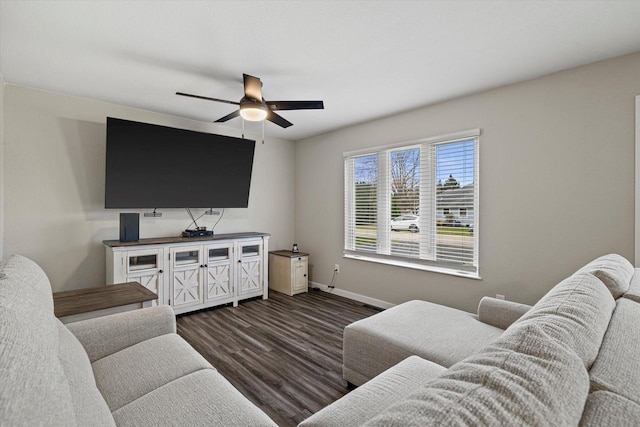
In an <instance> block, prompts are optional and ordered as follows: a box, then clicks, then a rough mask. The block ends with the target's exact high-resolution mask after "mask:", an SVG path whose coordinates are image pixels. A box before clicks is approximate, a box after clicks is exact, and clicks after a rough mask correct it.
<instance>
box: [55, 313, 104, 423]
mask: <svg viewBox="0 0 640 427" xmlns="http://www.w3.org/2000/svg"><path fill="white" fill-rule="evenodd" d="M56 320H57V319H56ZM57 323H58V333H59V342H60V345H59V350H58V359H59V360H60V364H61V365H62V368H63V369H64V373H65V376H66V377H67V381H68V383H69V389H70V394H71V402H72V403H73V409H74V413H75V418H76V421H77V422H78V425H81V426H89V425H90V426H95V427H98V426H115V422H114V421H113V417H112V416H111V411H109V407H108V406H107V402H105V401H104V398H103V397H102V394H100V391H99V390H98V387H96V380H95V378H94V377H93V370H92V369H91V363H90V362H89V357H88V356H87V353H86V352H85V351H84V348H83V347H82V345H81V344H80V342H79V341H78V340H77V339H76V337H75V336H74V335H73V334H72V333H71V332H70V331H69V330H68V329H67V328H66V327H65V326H64V325H63V324H62V322H60V321H59V320H57Z"/></svg>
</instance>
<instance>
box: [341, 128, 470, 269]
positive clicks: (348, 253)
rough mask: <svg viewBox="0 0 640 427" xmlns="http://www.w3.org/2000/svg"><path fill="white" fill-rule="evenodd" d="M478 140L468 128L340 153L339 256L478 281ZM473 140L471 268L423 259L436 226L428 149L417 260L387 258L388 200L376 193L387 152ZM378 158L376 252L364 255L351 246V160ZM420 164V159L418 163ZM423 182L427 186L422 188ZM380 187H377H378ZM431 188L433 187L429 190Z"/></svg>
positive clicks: (429, 252) (427, 255)
mask: <svg viewBox="0 0 640 427" xmlns="http://www.w3.org/2000/svg"><path fill="white" fill-rule="evenodd" d="M479 137H480V129H471V130H466V131H462V132H456V133H451V134H446V135H439V136H436V137H430V138H424V139H420V140H416V141H408V142H402V143H396V144H389V145H384V146H378V147H372V148H367V149H362V150H354V151H347V152H344V153H343V157H344V167H345V170H344V171H345V174H344V185H345V193H344V194H345V209H344V212H345V223H344V252H343V257H345V258H351V259H357V260H362V261H369V262H376V263H380V264H387V265H394V266H398V267H406V268H413V269H419V270H426V271H432V272H436V273H443V274H449V275H454V276H460V277H466V278H471V279H480V278H481V277H480V268H479V254H478V252H479V245H478V242H479V235H480V233H479V229H480V227H479V221H478V220H479V193H480V188H479V179H478V177H479V167H478V163H479V158H480V153H479V150H478V148H479ZM470 139H473V140H474V181H473V182H474V203H473V210H472V212H469V210H467V215H468V217H473V228H474V231H473V233H474V239H473V244H474V247H473V268H474V269H472V270H467V269H464V268H462V267H460V268H458V267H456V266H451V265H445V263H442V262H438V261H430V260H428V259H424V258H431V259H433V258H434V257H433V254H434V252H435V239H434V238H433V237H430V236H435V235H436V233H435V230H433V227H435V225H436V203H435V196H436V191H435V173H436V170H435V169H436V168H435V159H433V158H432V156H431V150H430V149H429V150H425V152H424V153H423V155H427V156H428V157H427V158H426V159H425V162H427V163H428V164H429V165H431V166H430V167H429V169H428V170H427V172H428V173H427V174H430V175H431V176H429V177H425V176H424V175H427V174H425V173H424V171H422V172H421V174H424V175H421V177H420V180H421V185H420V230H421V233H420V254H422V255H424V256H421V258H420V259H416V258H409V257H401V256H393V255H390V251H389V247H390V239H391V237H390V235H391V230H390V226H386V225H389V221H390V219H391V218H390V197H387V196H386V195H385V191H380V190H381V189H382V188H386V186H387V181H385V180H388V177H387V176H385V175H387V172H386V170H387V169H388V164H389V151H390V150H393V149H399V148H412V147H416V146H421V147H434V146H436V145H440V144H445V143H452V142H457V141H464V140H470ZM373 154H377V155H378V177H379V178H378V179H379V191H378V196H377V197H378V212H377V214H378V227H377V230H378V231H377V251H376V252H375V253H374V252H364V251H357V250H355V247H354V242H355V232H354V230H355V222H354V221H355V220H354V217H355V201H354V196H353V192H352V186H353V185H354V182H353V181H354V177H353V159H354V158H355V157H357V156H364V155H373ZM421 162H422V160H421ZM423 183H429V185H424V184H423ZM380 184H381V185H380ZM430 187H433V188H430Z"/></svg>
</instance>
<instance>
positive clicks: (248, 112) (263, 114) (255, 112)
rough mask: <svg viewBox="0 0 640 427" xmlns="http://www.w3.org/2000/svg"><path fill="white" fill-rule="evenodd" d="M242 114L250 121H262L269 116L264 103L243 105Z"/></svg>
mask: <svg viewBox="0 0 640 427" xmlns="http://www.w3.org/2000/svg"><path fill="white" fill-rule="evenodd" d="M240 116H242V118H243V119H245V120H248V121H250V122H261V121H263V120H264V119H266V118H267V109H266V108H265V107H264V106H262V105H247V106H241V107H240Z"/></svg>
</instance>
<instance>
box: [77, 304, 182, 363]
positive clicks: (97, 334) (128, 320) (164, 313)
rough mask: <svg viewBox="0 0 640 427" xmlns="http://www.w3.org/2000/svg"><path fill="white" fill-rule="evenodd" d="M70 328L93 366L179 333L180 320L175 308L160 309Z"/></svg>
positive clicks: (150, 309)
mask: <svg viewBox="0 0 640 427" xmlns="http://www.w3.org/2000/svg"><path fill="white" fill-rule="evenodd" d="M66 326H67V328H69V330H70V331H71V332H72V333H73V334H74V335H75V336H76V338H78V340H79V341H80V343H81V344H82V346H83V347H84V349H85V351H86V352H87V354H88V355H89V360H90V361H91V362H92V363H93V362H94V361H96V360H98V359H101V358H103V357H105V356H108V355H110V354H113V353H115V352H118V351H120V350H122V349H125V348H127V347H131V346H132V345H134V344H137V343H139V342H142V341H145V340H148V339H150V338H154V337H157V336H160V335H165V334H171V333H175V332H176V317H175V315H174V313H173V309H172V308H171V307H169V306H160V307H150V308H143V309H141V310H134V311H127V312H124V313H118V314H112V315H109V316H104V317H98V318H95V319H89V320H82V321H79V322H73V323H67V324H66Z"/></svg>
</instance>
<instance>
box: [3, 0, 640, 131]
mask: <svg viewBox="0 0 640 427" xmlns="http://www.w3.org/2000/svg"><path fill="white" fill-rule="evenodd" d="M636 51H640V1H589V2H581V1H546V2H545V1H475V2H471V1H464V2H463V1H376V2H373V1H296V2H294V1H158V2H156V1H99V2H98V1H84V2H81V1H11V0H9V1H7V0H3V1H1V2H0V72H1V73H2V75H3V77H4V80H5V82H6V83H9V84H16V85H21V86H27V87H32V88H38V89H44V90H48V91H54V92H60V93H65V94H70V95H76V96H81V97H86V98H91V99H96V100H101V101H107V102H111V103H115V104H120V105H126V106H131V107H137V108H142V109H146V110H151V111H157V112H161V113H166V114H171V115H175V116H181V117H187V118H191V119H196V120H201V121H214V120H216V119H218V118H220V117H222V116H224V115H226V114H228V113H230V112H232V111H233V109H234V106H232V105H227V104H220V103H214V102H208V101H202V100H198V99H190V98H184V97H179V96H176V95H175V92H176V91H182V92H189V93H196V94H200V95H204V96H210V97H216V98H223V99H228V100H232V101H239V100H240V98H241V97H242V94H243V89H242V73H247V74H251V75H254V76H258V77H260V78H261V79H262V81H263V84H264V87H263V95H264V97H265V98H266V99H267V100H307V99H309V100H316V99H321V100H324V102H325V110H307V111H283V112H280V114H281V115H282V116H283V117H285V118H286V119H288V120H290V121H291V122H293V123H294V126H292V127H290V128H288V129H281V128H279V127H277V126H275V125H273V124H272V123H269V122H267V123H266V125H265V132H266V134H267V135H268V136H269V135H271V136H275V137H282V138H288V139H294V140H297V139H303V138H307V137H310V136H314V135H317V134H321V133H324V132H328V131H331V130H334V129H338V128H342V127H345V126H349V125H352V124H355V123H360V122H365V121H369V120H373V119H376V118H380V117H383V116H387V115H391V114H395V113H399V112H403V111H407V110H409V109H413V108H416V107H420V106H425V105H429V104H433V103H436V102H440V101H443V100H446V99H451V98H455V97H459V96H463V95H468V94H471V93H475V92H479V91H482V90H486V89H490V88H494V87H498V86H503V85H506V84H510V83H515V82H518V81H523V80H527V79H531V78H534V77H538V76H541V75H544V74H548V73H551V72H555V71H559V70H563V69H567V68H571V67H575V66H578V65H582V64H587V63H590V62H594V61H598V60H602V59H606V58H611V57H615V56H619V55H623V54H626V53H631V52H636ZM226 125H227V126H232V127H237V128H239V127H240V126H241V123H240V119H233V120H232V121H230V122H227V124H226ZM248 126H249V125H248ZM251 126H254V127H255V126H259V125H256V124H254V123H252V124H251ZM258 129H259V128H258Z"/></svg>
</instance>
